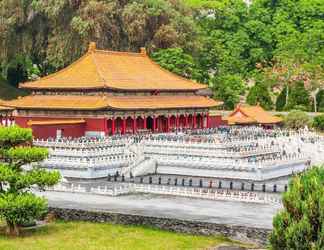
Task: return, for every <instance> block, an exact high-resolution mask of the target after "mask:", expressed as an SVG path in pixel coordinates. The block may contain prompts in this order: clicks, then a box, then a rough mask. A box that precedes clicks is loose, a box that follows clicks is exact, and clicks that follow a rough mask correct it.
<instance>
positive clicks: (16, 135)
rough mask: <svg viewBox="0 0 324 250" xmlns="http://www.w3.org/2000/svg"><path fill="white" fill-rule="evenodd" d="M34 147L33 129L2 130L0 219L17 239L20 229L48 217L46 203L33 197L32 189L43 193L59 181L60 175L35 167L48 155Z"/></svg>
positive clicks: (6, 128)
mask: <svg viewBox="0 0 324 250" xmlns="http://www.w3.org/2000/svg"><path fill="white" fill-rule="evenodd" d="M31 144H32V132H31V130H30V129H23V128H19V127H0V184H1V186H0V187H1V189H0V217H1V218H2V219H4V220H5V221H6V223H7V233H8V234H10V235H18V234H19V226H20V225H24V224H26V223H29V222H31V221H34V220H35V219H38V218H39V217H41V216H42V215H43V214H44V213H46V209H47V202H46V200H45V199H44V198H41V197H37V196H36V195H35V194H33V193H32V192H31V188H32V187H33V188H34V187H38V188H40V189H41V190H43V189H44V188H45V187H48V186H52V185H54V184H56V183H57V182H58V181H59V179H60V174H59V173H58V172H48V171H46V170H44V169H40V168H38V167H37V166H36V165H35V164H32V163H36V162H39V161H41V160H43V159H45V158H46V157H47V156H48V152H47V150H46V149H44V148H37V147H33V146H31ZM26 165H28V166H29V167H28V169H26V168H24V166H26Z"/></svg>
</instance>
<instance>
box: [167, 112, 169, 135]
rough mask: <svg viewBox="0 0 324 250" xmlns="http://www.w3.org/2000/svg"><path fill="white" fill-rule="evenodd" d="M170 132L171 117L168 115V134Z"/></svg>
mask: <svg viewBox="0 0 324 250" xmlns="http://www.w3.org/2000/svg"><path fill="white" fill-rule="evenodd" d="M169 131H170V115H168V123H167V132H169Z"/></svg>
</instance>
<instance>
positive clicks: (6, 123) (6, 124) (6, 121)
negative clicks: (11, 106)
mask: <svg viewBox="0 0 324 250" xmlns="http://www.w3.org/2000/svg"><path fill="white" fill-rule="evenodd" d="M5 127H8V115H7V114H6V117H5Z"/></svg>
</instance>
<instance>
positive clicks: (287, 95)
mask: <svg viewBox="0 0 324 250" xmlns="http://www.w3.org/2000/svg"><path fill="white" fill-rule="evenodd" d="M288 100H289V86H288V84H287V86H286V103H285V107H287V105H288Z"/></svg>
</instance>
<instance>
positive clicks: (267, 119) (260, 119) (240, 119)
mask: <svg viewBox="0 0 324 250" xmlns="http://www.w3.org/2000/svg"><path fill="white" fill-rule="evenodd" d="M238 112H240V113H242V114H243V115H244V116H235V114H237V113H238ZM225 119H226V120H227V121H228V122H229V123H232V124H235V123H236V124H243V123H253V121H254V123H258V124H274V123H280V122H282V119H281V118H280V117H277V116H274V115H271V114H270V113H268V112H267V111H265V110H264V109H263V108H262V107H261V106H259V105H257V106H243V105H238V106H237V107H236V109H235V110H234V111H233V112H232V113H231V114H230V115H229V116H228V117H227V118H225Z"/></svg>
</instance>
